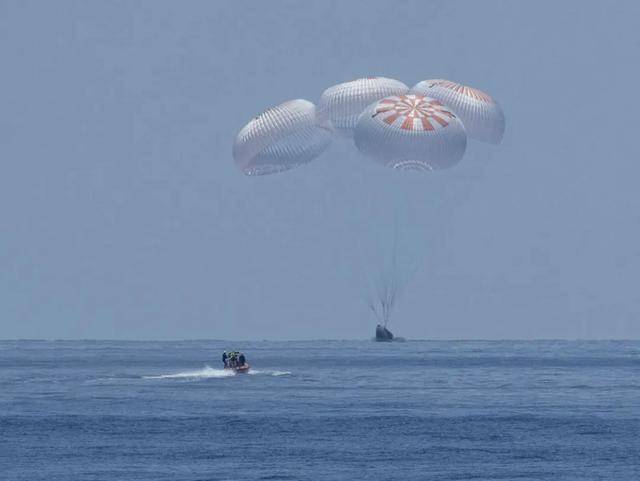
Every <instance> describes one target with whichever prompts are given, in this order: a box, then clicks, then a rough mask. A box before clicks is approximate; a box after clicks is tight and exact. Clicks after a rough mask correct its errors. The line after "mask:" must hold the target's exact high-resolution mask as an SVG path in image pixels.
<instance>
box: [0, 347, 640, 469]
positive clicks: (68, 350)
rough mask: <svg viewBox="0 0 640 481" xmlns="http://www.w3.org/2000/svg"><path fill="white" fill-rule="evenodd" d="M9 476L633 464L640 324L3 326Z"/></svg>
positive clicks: (638, 462)
mask: <svg viewBox="0 0 640 481" xmlns="http://www.w3.org/2000/svg"><path fill="white" fill-rule="evenodd" d="M224 349H227V350H229V349H238V350H242V351H244V352H245V354H246V355H247V359H248V361H249V362H250V363H251V365H252V369H251V372H250V373H249V374H234V373H233V372H229V371H225V370H223V369H221V360H220V357H221V353H222V351H223V350H224ZM0 479H2V480H7V481H9V480H11V481H13V480H25V481H27V480H28V481H35V480H47V481H53V480H115V479H118V480H194V481H195V480H200V481H205V480H343V479H344V480H365V479H367V480H467V479H473V480H554V481H558V480H576V481H578V480H579V481H584V480H615V481H624V480H629V481H637V480H640V342H562V341H540V342H512V341H504V342H475V341H474V342H428V341H424V342H423V341H413V342H412V341H408V342H405V343H388V344H387V343H374V342H371V341H313V342H267V341H265V342H224V341H188V342H115V341H112V342H103V341H77V342H69V341H51V342H49V341H4V342H0Z"/></svg>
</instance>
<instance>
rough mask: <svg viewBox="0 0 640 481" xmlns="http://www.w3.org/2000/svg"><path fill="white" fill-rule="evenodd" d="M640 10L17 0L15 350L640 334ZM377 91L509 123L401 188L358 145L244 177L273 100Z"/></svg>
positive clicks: (4, 290) (7, 80)
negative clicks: (430, 90) (245, 140)
mask: <svg viewBox="0 0 640 481" xmlns="http://www.w3.org/2000/svg"><path fill="white" fill-rule="evenodd" d="M638 18H640V6H638V4H637V2H623V1H618V2H602V1H601V2H587V1H574V2H569V1H563V2H557V1H554V2H552V1H548V2H541V1H536V2H512V1H504V2H495V1H483V2H476V1H430V2H429V1H394V2H391V1H386V2H381V1H350V2H346V1H331V2H329V1H316V2H302V1H300V2H293V1H269V2H258V1H254V2H237V1H234V2H222V1H220V2H212V1H185V2H182V1H171V2H168V1H155V0H154V1H152V0H149V1H143V2H140V1H66V0H58V1H55V2H49V1H44V0H42V1H23V0H16V1H7V0H0V59H1V71H0V162H1V164H0V165H1V166H2V174H1V175H0V338H112V339H114V338H128V339H170V338H180V339H185V338H236V339H262V338H271V339H275V338H277V339H299V338H303V339H308V338H366V337H370V336H371V335H372V330H373V326H374V324H375V322H374V320H373V319H372V317H371V315H370V313H369V312H368V310H367V307H366V305H365V304H364V302H363V300H362V291H363V288H364V283H365V281H364V279H365V278H366V276H367V274H372V273H375V271H376V269H377V268H378V267H379V265H380V262H381V259H382V258H383V257H384V256H385V255H388V254H389V251H390V243H391V235H392V230H393V229H392V226H393V219H394V217H395V216H397V218H398V223H399V227H400V231H401V241H402V242H401V246H402V255H403V259H405V260H407V261H419V263H420V269H419V270H418V272H417V273H416V274H415V276H414V277H413V279H412V281H411V283H410V284H409V285H408V287H407V289H406V292H405V293H404V295H403V297H402V298H401V302H400V305H399V306H398V310H397V312H396V316H395V318H394V321H393V327H394V328H395V329H394V330H395V331H396V333H397V334H400V335H404V336H406V337H410V338H485V339H489V338H498V339H501V338H638V337H640V323H639V322H638V312H639V311H640V293H639V289H638V284H640V282H639V277H640V275H639V273H640V222H639V221H640V195H639V193H638V179H639V178H640V155H639V153H640V148H639V145H638V140H637V137H638V127H639V122H638V112H639V111H640V97H639V94H638V89H637V85H638V84H639V83H640V66H639V63H638V57H639V52H640V31H639V29H638ZM370 75H383V76H389V77H394V78H397V79H399V80H402V81H404V82H405V83H407V84H410V85H412V84H414V83H416V82H417V81H419V80H423V79H426V78H448V79H452V80H455V81H459V82H463V83H466V84H469V85H472V86H476V87H479V88H481V89H483V90H486V91H487V92H489V93H490V94H492V95H493V96H494V97H495V98H497V99H498V100H499V101H500V103H501V104H502V106H503V109H504V111H505V115H506V118H507V131H506V134H505V138H504V141H503V143H502V145H500V146H498V147H491V146H488V145H484V144H480V143H477V142H470V143H469V146H468V149H467V154H466V156H465V158H464V159H463V161H462V163H461V164H460V165H459V166H457V167H456V168H454V169H451V170H448V171H442V172H437V173H433V174H429V175H416V174H413V175H411V174H409V175H407V174H406V173H404V174H403V173H400V174H396V173H394V172H392V171H389V170H386V169H384V168H382V167H378V166H377V165H375V164H373V163H371V162H369V161H367V160H366V159H364V158H362V157H360V156H359V154H357V152H356V151H355V149H354V148H353V147H352V146H350V145H349V144H347V143H339V144H337V145H334V146H333V147H332V148H331V149H330V150H329V151H328V152H327V153H325V154H324V156H323V157H322V158H320V159H319V160H318V161H316V162H315V163H313V164H311V165H309V166H307V167H305V168H301V169H297V170H295V171H291V172H288V173H286V174H283V175H278V176H271V177H263V178H247V177H244V176H243V175H242V174H241V173H240V172H239V171H238V170H237V169H236V168H235V166H234V164H233V160H232V158H231V145H232V142H233V139H234V137H235V134H236V132H237V131H238V130H239V129H240V128H241V127H242V126H243V125H244V123H246V122H247V121H248V120H249V119H250V118H251V117H252V116H254V115H255V114H257V113H259V112H260V111H262V110H264V109H265V108H266V107H269V106H271V105H274V104H277V103H280V102H282V101H284V100H287V99H292V98H306V99H309V100H312V101H314V102H315V101H317V99H318V97H319V95H320V93H321V92H322V91H323V90H324V89H325V88H327V87H329V86H331V85H333V84H335V83H339V82H343V81H346V80H350V79H353V78H357V77H360V76H370Z"/></svg>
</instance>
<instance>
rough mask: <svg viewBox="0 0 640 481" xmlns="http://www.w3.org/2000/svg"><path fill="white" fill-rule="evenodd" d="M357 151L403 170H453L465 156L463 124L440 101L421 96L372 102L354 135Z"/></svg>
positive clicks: (409, 95)
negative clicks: (451, 168)
mask: <svg viewBox="0 0 640 481" xmlns="http://www.w3.org/2000/svg"><path fill="white" fill-rule="evenodd" d="M354 141H355V144H356V147H357V148H358V150H360V151H361V152H362V153H364V154H365V155H367V156H369V157H371V158H373V159H374V160H376V161H378V162H380V163H382V164H384V165H387V166H389V167H393V168H395V169H403V170H434V169H444V168H448V167H452V166H453V165H455V164H457V163H458V162H459V161H460V160H461V159H462V156H463V155H464V152H465V149H466V146H467V135H466V133H465V129H464V127H463V125H462V122H460V120H459V119H458V118H457V117H456V115H455V114H454V113H453V112H452V111H451V110H450V109H448V108H447V107H445V106H444V105H443V104H442V103H441V102H440V101H438V100H435V99H432V98H429V97H425V96H423V95H414V94H407V95H399V96H398V95H395V96H391V97H386V98H384V99H382V100H379V101H378V102H374V103H373V104H371V105H370V106H369V107H367V109H366V110H365V111H364V112H363V113H362V115H360V118H359V119H358V123H357V126H356V129H355V133H354Z"/></svg>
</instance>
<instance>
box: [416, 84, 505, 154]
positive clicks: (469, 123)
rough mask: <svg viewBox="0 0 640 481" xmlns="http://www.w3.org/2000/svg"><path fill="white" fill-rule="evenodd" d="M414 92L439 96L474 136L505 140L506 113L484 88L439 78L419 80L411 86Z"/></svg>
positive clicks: (490, 141)
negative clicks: (503, 137)
mask: <svg viewBox="0 0 640 481" xmlns="http://www.w3.org/2000/svg"><path fill="white" fill-rule="evenodd" d="M411 93H413V94H417V95H426V96H427V97H431V98H434V99H437V100H439V101H440V102H442V103H443V104H445V105H446V106H447V107H449V108H451V109H452V110H453V111H454V112H455V114H456V115H457V116H458V117H459V118H460V120H461V121H462V123H463V124H464V127H465V129H466V131H467V135H468V136H469V137H470V138H472V139H476V140H480V141H483V142H488V143H490V144H499V143H500V142H501V141H502V136H503V134H504V128H505V120H504V113H503V112H502V109H501V108H500V105H498V103H497V102H496V101H495V100H493V99H492V98H491V96H489V95H488V94H486V93H484V92H483V91H481V90H478V89H475V88H472V87H467V86H465V85H460V84H458V83H455V82H451V81H450V80H443V79H435V80H423V81H422V82H419V83H417V84H416V85H414V86H413V87H412V88H411Z"/></svg>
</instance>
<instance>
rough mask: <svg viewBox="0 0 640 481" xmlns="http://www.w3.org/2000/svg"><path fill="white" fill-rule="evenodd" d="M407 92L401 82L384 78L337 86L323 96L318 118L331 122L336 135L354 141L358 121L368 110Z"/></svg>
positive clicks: (368, 78)
mask: <svg viewBox="0 0 640 481" xmlns="http://www.w3.org/2000/svg"><path fill="white" fill-rule="evenodd" d="M408 90H409V87H407V86H406V85H405V84H403V83H402V82H400V81H398V80H394V79H390V78H385V77H367V78H361V79H357V80H352V81H351V82H345V83H341V84H338V85H334V86H333V87H329V88H328V89H327V90H325V91H324V92H323V93H322V95H321V96H320V100H319V101H318V117H320V118H323V119H327V120H329V121H331V124H332V125H333V127H334V129H335V130H336V132H338V133H340V134H342V135H343V136H346V137H351V136H352V135H353V130H354V129H355V126H356V123H357V122H358V117H359V116H360V114H361V113H362V111H363V110H364V109H365V108H367V106H369V105H371V103H372V102H375V101H376V100H380V99H382V98H384V97H388V96H389V95H402V94H405V93H407V91H408Z"/></svg>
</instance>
